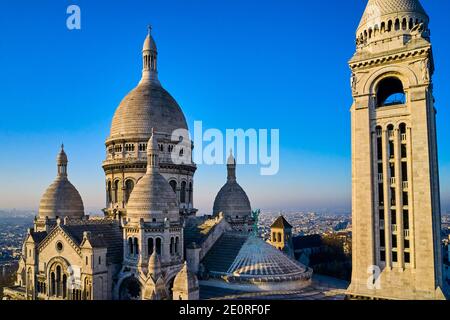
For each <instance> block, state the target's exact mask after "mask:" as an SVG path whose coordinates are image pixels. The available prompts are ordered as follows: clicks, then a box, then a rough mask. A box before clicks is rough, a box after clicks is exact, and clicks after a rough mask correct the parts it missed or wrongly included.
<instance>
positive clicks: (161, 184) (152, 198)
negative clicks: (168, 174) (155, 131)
mask: <svg viewBox="0 0 450 320" xmlns="http://www.w3.org/2000/svg"><path fill="white" fill-rule="evenodd" d="M158 157H159V156H158V144H157V141H156V138H154V135H152V136H151V138H150V140H149V142H148V144H147V173H146V174H145V175H144V176H143V177H142V178H141V179H140V180H139V181H138V183H137V184H136V187H135V188H134V189H133V191H132V192H131V196H130V199H129V201H128V205H127V216H128V217H129V218H131V219H137V220H140V219H144V221H149V222H152V221H153V219H156V222H163V221H164V220H165V218H168V219H169V220H171V221H176V220H178V219H179V208H178V202H177V196H176V194H175V192H173V190H172V187H171V186H170V185H169V183H168V182H167V180H166V179H165V178H164V177H163V176H162V175H161V174H160V173H159V161H158Z"/></svg>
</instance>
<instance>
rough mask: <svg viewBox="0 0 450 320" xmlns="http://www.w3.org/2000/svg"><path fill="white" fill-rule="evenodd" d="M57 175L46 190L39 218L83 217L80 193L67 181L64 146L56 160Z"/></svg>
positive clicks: (40, 206) (66, 161) (41, 202)
mask: <svg viewBox="0 0 450 320" xmlns="http://www.w3.org/2000/svg"><path fill="white" fill-rule="evenodd" d="M56 162H57V166H58V175H57V177H56V179H55V181H54V182H53V183H52V184H51V185H50V186H49V187H48V188H47V190H46V191H45V193H44V195H43V196H42V198H41V201H40V205H39V216H40V217H41V218H45V217H47V218H50V219H55V218H57V217H59V218H64V217H80V218H81V217H83V216H84V206H83V200H82V199H81V196H80V193H79V192H78V190H77V189H76V188H75V187H74V186H73V184H72V183H70V181H69V180H68V179H67V163H68V160H67V155H66V153H65V152H64V146H61V151H60V152H59V154H58V156H57V158H56Z"/></svg>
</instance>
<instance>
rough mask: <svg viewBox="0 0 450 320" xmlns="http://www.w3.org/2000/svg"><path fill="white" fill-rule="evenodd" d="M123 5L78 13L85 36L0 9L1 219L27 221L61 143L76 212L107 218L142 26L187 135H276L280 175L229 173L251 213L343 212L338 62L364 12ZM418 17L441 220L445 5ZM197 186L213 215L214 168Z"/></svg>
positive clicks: (51, 17)
mask: <svg viewBox="0 0 450 320" xmlns="http://www.w3.org/2000/svg"><path fill="white" fill-rule="evenodd" d="M130 3H131V2H114V3H111V2H108V1H105V0H99V1H96V2H85V1H80V3H79V6H80V8H81V14H82V20H81V21H82V24H81V27H82V28H81V30H75V31H69V30H68V29H67V28H66V25H65V19H66V18H67V14H66V9H67V6H68V4H69V2H67V1H61V2H55V1H51V0H43V1H39V3H37V2H35V1H16V2H7V3H1V4H0V9H1V10H0V35H1V37H0V38H1V39H2V40H0V46H1V49H2V50H1V51H0V56H1V59H0V68H1V70H2V72H1V73H0V88H1V89H0V90H1V97H2V111H3V115H2V117H1V118H0V128H1V129H0V145H1V146H2V150H3V151H2V157H0V167H1V168H2V169H1V173H2V178H3V179H4V183H3V184H2V187H1V189H0V190H1V191H2V192H0V207H4V208H10V209H11V208H18V209H21V208H22V209H23V208H25V209H31V208H34V210H37V208H38V206H39V200H40V198H41V196H42V194H43V193H44V191H45V190H46V188H47V187H48V186H49V185H50V184H51V183H52V181H53V180H54V178H55V176H56V163H55V159H56V155H57V153H58V151H59V146H60V145H61V143H62V142H64V144H65V150H66V152H67V155H68V158H69V167H68V172H69V179H70V181H71V182H72V183H73V184H74V185H75V186H76V187H77V189H78V190H79V192H80V194H81V196H82V199H83V202H84V204H85V208H86V211H87V212H89V210H93V209H94V208H95V210H99V209H100V208H102V207H103V206H104V204H105V181H104V172H103V170H102V167H101V164H102V161H103V160H104V158H105V154H106V151H105V145H104V142H105V139H106V138H107V137H108V135H109V128H110V125H111V120H112V117H113V114H114V112H115V110H116V108H117V107H118V105H119V103H120V102H121V100H122V99H123V98H124V97H125V96H126V94H127V93H128V92H129V91H131V90H132V89H133V88H134V87H135V86H136V85H137V83H138V81H139V79H140V76H141V67H142V66H141V49H142V43H143V41H144V38H145V36H146V33H147V25H148V24H149V23H151V24H152V25H153V35H154V38H155V40H156V43H157V46H158V53H159V55H158V58H159V61H158V68H159V79H160V81H161V83H162V85H163V86H164V87H165V89H167V90H168V91H169V92H170V93H171V95H172V96H173V97H174V98H175V99H176V100H177V102H178V103H179V105H180V107H181V108H182V110H183V112H184V114H185V115H186V119H187V122H188V125H189V128H190V129H191V131H192V129H193V123H194V121H202V122H203V125H204V127H205V129H208V128H217V129H219V130H221V131H223V132H224V131H225V129H238V128H242V129H244V130H245V129H249V128H255V129H260V128H264V129H279V130H280V171H279V173H278V174H277V175H275V176H261V175H260V174H259V167H258V166H255V165H245V166H238V168H237V174H238V182H239V183H240V184H241V186H242V187H243V188H244V189H245V191H246V192H247V194H248V196H249V198H250V201H251V205H252V207H253V208H254V209H256V208H261V209H264V210H274V211H279V210H283V211H288V210H292V211H296V210H298V211H318V212H319V211H330V212H333V211H336V212H346V211H348V212H350V210H351V158H350V152H351V146H350V142H351V140H350V112H349V110H350V106H351V103H352V95H351V89H350V80H349V79H350V70H349V68H348V65H347V61H348V60H349V59H350V57H351V56H352V54H353V53H354V51H355V39H354V38H355V31H356V28H357V26H358V23H359V20H360V18H361V15H362V13H363V10H364V7H365V5H366V3H365V1H357V2H356V3H355V1H345V2H342V1H339V2H338V1H334V0H325V4H324V1H321V2H304V1H294V0H286V1H283V2H276V5H274V0H267V1H256V0H248V1H238V0H230V1H228V0H227V1H223V0H216V1H206V0H199V1H196V2H192V3H191V2H190V3H186V2H185V1H180V0H168V1H148V0H147V1H143V0H135V1H133V2H132V3H133V5H130ZM422 3H423V5H424V7H425V9H426V10H427V12H428V14H429V16H430V18H431V24H430V28H431V39H432V44H433V51H434V60H435V64H436V71H435V75H434V77H433V81H434V88H435V90H434V95H435V97H436V108H437V110H438V114H437V132H438V144H439V167H440V168H439V169H440V183H441V200H442V212H448V211H450V139H448V137H450V126H448V125H447V122H448V119H450V109H449V108H448V107H447V106H446V103H447V101H450V91H448V90H446V88H447V87H448V85H447V84H448V83H450V60H449V59H448V52H449V50H450V43H449V42H448V35H447V29H448V28H447V12H448V11H449V10H450V2H449V1H447V2H436V1H431V0H424V1H422ZM24 4H26V5H24ZM324 21H325V22H326V21H330V22H331V21H333V24H332V26H330V25H329V24H328V23H323V22H324ZM311 28H314V32H309V31H308V30H310V29H311ZM30 48H31V49H30ZM330 48H333V49H330ZM30 50H32V54H30ZM324 78H326V81H324ZM194 181H195V182H194V205H195V207H196V208H198V209H199V213H201V214H203V213H207V214H208V213H211V211H212V206H213V203H214V198H215V196H216V194H217V192H218V191H219V190H220V188H221V187H222V185H223V184H224V183H225V181H226V168H225V166H224V165H214V166H207V165H199V166H198V169H197V172H196V174H195V176H194ZM89 208H92V209H89Z"/></svg>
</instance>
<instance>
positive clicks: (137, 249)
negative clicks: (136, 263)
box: [134, 238, 139, 254]
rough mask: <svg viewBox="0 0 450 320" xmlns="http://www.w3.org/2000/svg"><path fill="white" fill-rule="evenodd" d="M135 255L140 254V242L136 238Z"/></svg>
mask: <svg viewBox="0 0 450 320" xmlns="http://www.w3.org/2000/svg"><path fill="white" fill-rule="evenodd" d="M134 254H139V240H138V238H134Z"/></svg>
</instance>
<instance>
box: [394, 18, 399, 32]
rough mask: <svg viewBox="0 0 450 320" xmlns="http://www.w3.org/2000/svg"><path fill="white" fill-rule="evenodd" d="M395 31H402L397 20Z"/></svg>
mask: <svg viewBox="0 0 450 320" xmlns="http://www.w3.org/2000/svg"><path fill="white" fill-rule="evenodd" d="M394 28H395V31H397V30H400V20H398V19H396V20H395V27H394Z"/></svg>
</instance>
